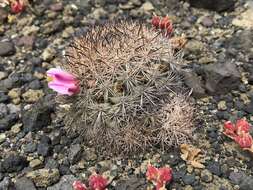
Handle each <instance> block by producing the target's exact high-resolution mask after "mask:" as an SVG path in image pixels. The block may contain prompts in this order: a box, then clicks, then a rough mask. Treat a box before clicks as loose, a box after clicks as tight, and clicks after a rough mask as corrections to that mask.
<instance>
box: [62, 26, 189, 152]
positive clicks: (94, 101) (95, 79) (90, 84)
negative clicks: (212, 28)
mask: <svg viewBox="0 0 253 190" xmlns="http://www.w3.org/2000/svg"><path fill="white" fill-rule="evenodd" d="M65 56H66V59H67V64H62V65H61V67H63V68H64V69H65V70H66V71H68V72H70V73H72V74H74V75H75V76H77V78H78V80H79V81H80V93H79V94H78V95H76V96H73V97H70V98H69V97H66V98H65V99H70V102H71V106H70V109H69V110H68V111H67V112H66V117H65V123H66V128H67V130H68V132H69V133H77V134H80V135H81V136H82V137H83V139H84V141H85V142H87V143H88V142H89V143H90V144H91V145H95V146H96V147H97V148H104V149H105V150H106V151H108V152H115V153H125V152H134V151H137V150H140V149H142V150H145V149H146V148H147V147H150V146H152V145H154V143H160V142H159V140H158V139H159V138H160V136H161V132H159V131H161V127H162V125H160V120H161V119H159V118H160V117H161V114H160V110H161V109H163V107H164V105H167V107H169V104H170V102H171V100H172V99H173V97H177V96H178V95H177V94H178V93H180V92H181V91H182V90H183V87H182V82H181V79H180V77H179V75H178V74H177V72H176V71H175V70H174V69H173V66H174V65H177V64H180V63H181V61H182V60H181V58H179V57H177V56H176V55H175V52H174V49H173V48H172V46H171V43H170V39H169V38H167V37H166V36H164V35H163V34H162V33H159V32H157V31H156V30H154V29H151V28H149V27H148V26H146V25H144V24H142V23H139V22H133V21H121V22H110V23H107V24H106V25H103V26H95V27H93V28H92V29H91V30H90V31H88V32H87V33H86V34H85V35H84V36H82V37H80V38H78V39H76V40H75V41H74V42H73V43H72V44H70V46H69V47H68V49H67V50H66V54H65ZM184 102H185V101H183V102H181V103H182V104H183V103H184ZM187 105H188V104H187ZM179 109H180V108H179ZM172 112H173V111H172ZM179 112H180V111H179ZM170 114H173V113H170ZM181 117H191V115H189V114H186V115H182V116H181ZM162 118H164V117H163V116H162ZM186 120H187V119H186ZM186 120H185V121H186ZM190 120H191V119H190ZM166 134H167V133H166ZM168 135H170V134H168ZM173 144H174V143H171V145H173Z"/></svg>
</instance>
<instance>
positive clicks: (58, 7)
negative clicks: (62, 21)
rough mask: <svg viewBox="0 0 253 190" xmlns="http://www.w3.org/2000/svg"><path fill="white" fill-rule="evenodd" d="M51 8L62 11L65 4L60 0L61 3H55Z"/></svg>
mask: <svg viewBox="0 0 253 190" xmlns="http://www.w3.org/2000/svg"><path fill="white" fill-rule="evenodd" d="M50 9H51V10H52V11H55V12H56V11H62V9H63V4H62V3H61V2H60V3H54V4H51V5H50Z"/></svg>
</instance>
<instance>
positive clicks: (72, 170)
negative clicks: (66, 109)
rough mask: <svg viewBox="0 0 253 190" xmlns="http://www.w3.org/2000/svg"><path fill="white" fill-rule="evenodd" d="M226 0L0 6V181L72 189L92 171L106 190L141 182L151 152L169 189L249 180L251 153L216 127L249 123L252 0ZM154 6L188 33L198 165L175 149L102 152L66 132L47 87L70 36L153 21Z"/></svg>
mask: <svg viewBox="0 0 253 190" xmlns="http://www.w3.org/2000/svg"><path fill="white" fill-rule="evenodd" d="M208 2H211V3H208ZM232 5H233V1H232V0H206V1H203V0H190V1H189V2H183V1H178V0H150V1H145V0H129V1H127V0H94V1H93V0H76V1H72V0H71V1H56V0H43V1H38V0H37V1H34V2H33V4H32V5H31V8H29V9H27V11H25V12H23V13H22V14H21V15H17V16H16V17H13V16H10V15H9V16H8V13H7V12H5V11H4V10H3V9H0V24H1V25H0V151H1V154H0V190H2V189H3V190H5V189H17V190H35V189H40V190H69V189H71V184H72V183H73V181H74V180H76V179H86V178H87V176H89V174H90V173H91V172H92V171H94V170H95V171H97V172H98V173H100V174H104V175H105V176H108V177H109V178H110V179H111V180H112V183H111V184H110V186H109V189H116V190H135V189H146V185H147V182H146V181H145V172H146V166H147V164H148V162H149V161H151V163H154V164H155V165H156V166H164V165H170V166H171V167H172V169H173V181H172V183H171V184H170V185H169V186H168V187H167V188H168V189H187V190H191V189H194V190H201V189H210V190H232V189H241V190H250V189H253V176H252V174H253V159H252V156H253V155H251V154H250V153H247V152H245V151H242V150H241V149H240V148H239V147H238V146H237V145H235V143H233V142H232V141H231V140H229V139H228V138H227V137H224V135H223V134H222V123H223V122H224V121H225V120H232V121H234V120H236V119H238V118H242V117H246V118H247V119H248V121H249V122H250V123H252V124H253V117H251V114H252V113H253V45H252V44H253V19H252V18H253V2H252V1H251V0H250V1H245V0H238V1H237V2H236V3H235V5H234V7H233V6H232ZM194 6H197V7H194ZM203 7H204V8H206V9H203ZM226 11H227V12H226ZM153 13H156V14H157V15H162V16H164V15H167V14H168V15H169V16H170V17H171V19H172V20H173V23H174V28H175V32H174V33H175V35H185V36H186V38H187V40H188V42H187V44H186V47H185V49H184V60H185V66H184V67H183V68H182V69H181V72H182V75H183V76H184V80H185V84H186V85H188V86H189V87H191V88H192V89H193V93H192V99H193V101H194V102H195V104H196V107H197V113H198V116H199V117H198V118H199V119H198V122H197V123H196V125H197V129H196V131H195V133H194V139H195V140H194V142H192V143H193V145H194V146H196V147H198V148H200V149H201V150H202V154H203V155H204V163H203V164H204V166H205V168H204V169H195V168H193V167H192V166H191V165H187V164H186V163H185V161H183V160H182V159H181V157H180V150H179V149H173V150H169V151H165V152H162V151H161V150H160V149H159V148H157V150H150V151H149V152H147V153H145V154H139V155H136V156H132V157H124V158H122V157H116V156H115V157H113V156H112V157H105V156H102V155H100V154H99V153H97V152H96V151H95V149H94V148H92V147H86V146H83V145H82V144H81V142H80V139H79V138H78V137H77V136H68V135H67V134H66V131H65V130H64V128H63V123H62V118H61V115H60V114H57V112H56V111H57V110H56V107H55V102H54V96H55V94H54V93H53V92H52V91H51V90H50V89H48V87H47V82H46V80H45V72H46V70H48V69H49V68H51V67H53V66H54V65H55V64H57V63H59V62H61V61H62V60H63V58H62V55H63V53H64V49H65V47H66V45H68V43H70V42H71V40H72V38H73V37H74V36H80V35H82V34H83V33H84V32H85V31H87V29H88V28H89V26H90V25H93V24H98V23H103V22H105V21H107V20H112V19H124V18H127V19H134V20H136V19H137V20H144V21H146V22H150V19H151V18H152V14H153ZM251 134H252V135H253V131H252V133H251Z"/></svg>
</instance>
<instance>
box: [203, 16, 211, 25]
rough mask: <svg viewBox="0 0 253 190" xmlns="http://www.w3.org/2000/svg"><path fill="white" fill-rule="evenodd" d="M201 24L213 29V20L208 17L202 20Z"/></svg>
mask: <svg viewBox="0 0 253 190" xmlns="http://www.w3.org/2000/svg"><path fill="white" fill-rule="evenodd" d="M201 24H202V25H203V26H206V27H211V26H212V25H213V20H212V18H211V17H208V16H206V17H204V18H203V19H202V20H201Z"/></svg>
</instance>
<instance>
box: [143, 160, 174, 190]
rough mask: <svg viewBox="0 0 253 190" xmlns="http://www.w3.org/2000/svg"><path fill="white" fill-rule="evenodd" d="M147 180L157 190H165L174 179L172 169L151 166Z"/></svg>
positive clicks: (148, 169) (147, 173)
mask: <svg viewBox="0 0 253 190" xmlns="http://www.w3.org/2000/svg"><path fill="white" fill-rule="evenodd" d="M146 178H147V180H148V181H151V182H152V183H153V184H154V185H155V189H156V190H163V189H165V186H166V184H167V183H169V182H170V181H171V179H172V169H171V168H168V167H163V168H156V167H154V166H152V165H149V166H148V168H147V172H146Z"/></svg>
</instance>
